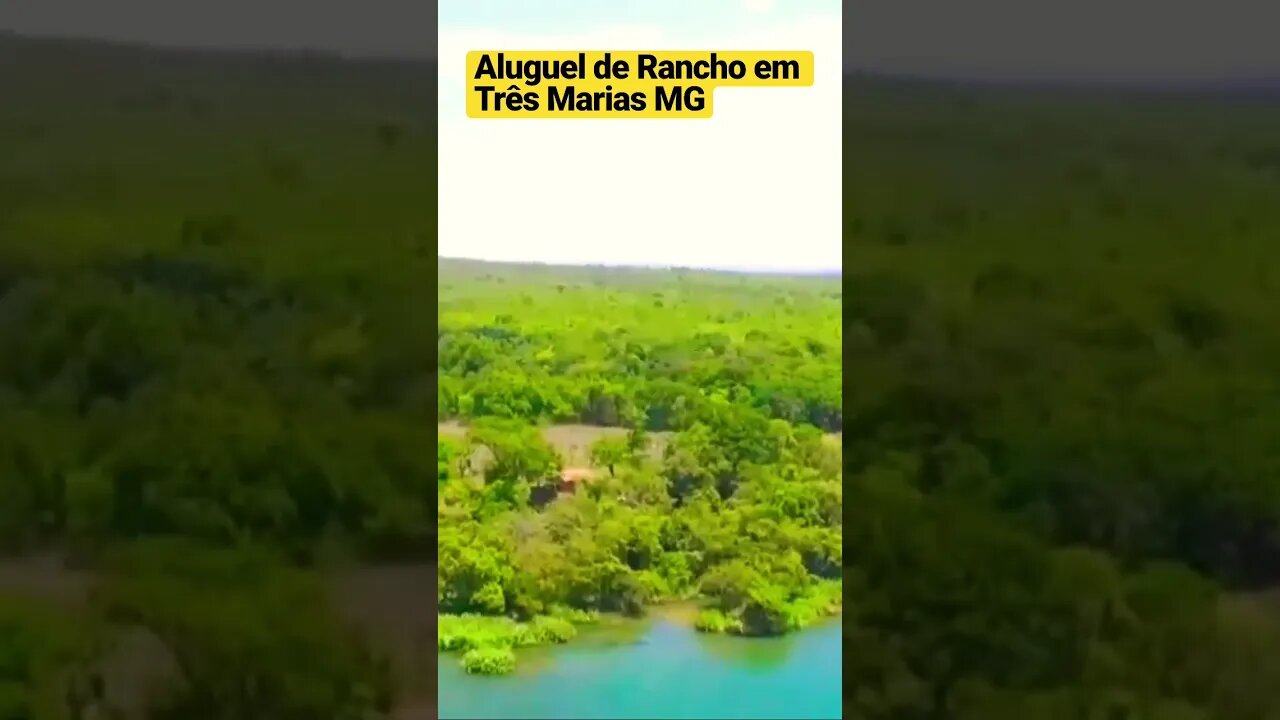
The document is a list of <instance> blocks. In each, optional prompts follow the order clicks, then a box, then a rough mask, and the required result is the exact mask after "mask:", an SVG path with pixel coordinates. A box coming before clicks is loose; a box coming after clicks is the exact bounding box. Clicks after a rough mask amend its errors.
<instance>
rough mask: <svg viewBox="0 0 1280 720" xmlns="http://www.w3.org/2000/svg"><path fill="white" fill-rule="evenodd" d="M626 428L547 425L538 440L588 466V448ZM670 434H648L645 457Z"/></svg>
mask: <svg viewBox="0 0 1280 720" xmlns="http://www.w3.org/2000/svg"><path fill="white" fill-rule="evenodd" d="M436 430H437V432H438V433H439V434H440V435H443V436H445V437H449V438H454V439H458V440H461V439H463V438H465V437H466V436H467V428H466V426H465V425H463V424H461V423H458V422H454V421H450V422H445V423H439V424H438V425H437V426H436ZM626 435H627V429H626V428H619V427H600V426H598V425H548V426H547V427H544V428H543V429H542V437H543V438H544V439H546V441H547V442H548V443H550V445H551V447H553V448H555V449H556V452H558V453H560V456H561V457H562V458H564V462H565V464H566V465H574V466H580V467H588V466H590V464H591V446H592V444H594V443H595V442H596V441H597V440H599V439H600V438H606V437H612V438H623V437H626ZM670 439H671V433H669V432H660V433H650V434H649V455H650V457H652V458H654V459H655V460H656V459H658V458H661V457H662V453H663V451H664V450H666V447H667V443H668V442H669V441H670ZM483 460H484V454H483V453H481V452H478V453H477V455H476V456H475V457H473V458H472V461H473V462H474V463H482V462H483Z"/></svg>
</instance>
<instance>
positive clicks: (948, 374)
mask: <svg viewBox="0 0 1280 720" xmlns="http://www.w3.org/2000/svg"><path fill="white" fill-rule="evenodd" d="M846 98H847V99H846V107H845V116H844V123H845V146H844V147H845V152H846V163H845V188H846V203H845V208H844V224H845V264H846V266H847V267H849V268H851V269H852V271H851V272H850V274H848V275H847V276H846V277H845V297H844V314H845V331H846V334H845V348H844V372H845V376H844V377H845V385H846V398H847V402H846V414H845V418H844V421H845V428H844V431H845V439H846V442H845V463H846V468H845V473H846V482H847V483H848V490H849V492H850V495H851V497H850V498H849V503H848V504H847V506H846V508H847V510H846V523H845V527H844V532H845V537H844V541H845V548H846V553H845V556H844V562H845V568H846V572H847V573H848V574H849V575H848V577H847V578H846V581H847V585H846V588H847V595H848V600H847V601H846V605H845V613H844V627H845V632H846V644H845V649H844V671H845V717H852V718H859V719H864V720H876V719H885V720H889V719H894V720H898V719H907V720H910V719H912V718H919V719H921V720H923V719H924V718H956V719H959V718H966V719H967V718H974V719H977V718H982V719H983V720H993V719H995V718H1030V717H1035V718H1102V717H1107V718H1135V719H1136V718H1142V719H1144V720H1145V719H1164V718H1203V719H1205V720H1208V719H1210V718H1212V719H1215V720H1216V719H1219V718H1221V719H1224V720H1225V719H1227V718H1258V719H1264V718H1265V719H1267V720H1271V719H1273V718H1276V717H1280V715H1277V713H1280V703H1277V702H1276V694H1275V692H1274V690H1272V689H1269V688H1274V687H1275V683H1276V682H1277V680H1278V679H1280V675H1278V674H1277V673H1278V672H1280V644H1277V642H1276V641H1277V638H1278V637H1280V635H1278V634H1277V633H1280V617H1278V615H1277V611H1276V608H1275V607H1274V605H1271V606H1269V605H1267V604H1266V603H1265V602H1264V601H1263V600H1260V599H1259V597H1260V596H1259V595H1257V594H1256V591H1258V590H1261V589H1264V588H1267V587H1269V586H1274V585H1275V584H1277V583H1280V464H1277V461H1278V460H1280V455H1277V454H1276V445H1275V439H1276V438H1277V437H1280V394H1278V393H1280V382H1278V380H1280V374H1278V373H1277V368H1280V322H1277V321H1278V320H1280V315H1278V314H1277V308H1280V305H1277V304H1276V303H1275V302H1274V295H1275V287H1274V284H1275V282H1276V277H1277V274H1276V273H1277V271H1278V270H1280V252H1277V248H1276V246H1275V239H1276V237H1277V232H1280V204H1278V203H1276V198H1277V197H1280V175H1278V174H1277V173H1276V165H1275V163H1274V162H1271V161H1270V160H1268V158H1271V157H1273V156H1274V150H1275V148H1276V147H1277V143H1280V130H1278V129H1280V106H1278V105H1276V104H1275V103H1274V102H1271V101H1258V100H1257V99H1256V98H1241V97H1234V98H1232V97H1218V96H1214V95H1212V94H1209V95H1201V96H1197V95H1189V96H1179V95H1177V94H1170V95H1162V94H1158V93H1150V94H1147V95H1142V96H1139V97H1134V98H1127V97H1124V96H1122V95H1121V94H1119V93H1105V92H1101V91H1096V92H1095V91H1089V90H1079V89H1078V90H1066V89H1062V88H1058V89H1024V90H1014V89H1008V88H1004V89H997V88H988V89H979V88H957V87H948V86H943V85H940V84H939V85H930V84H927V83H920V84H911V83H902V82H893V83H890V82H882V81H871V80H858V81H856V82H855V84H854V85H852V86H851V87H850V89H849V90H847V91H846Z"/></svg>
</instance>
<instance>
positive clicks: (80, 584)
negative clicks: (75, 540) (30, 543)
mask: <svg viewBox="0 0 1280 720" xmlns="http://www.w3.org/2000/svg"><path fill="white" fill-rule="evenodd" d="M93 584H94V579H93V574H92V573H89V572H87V571H80V570H73V569H70V568H68V567H67V563H66V560H65V558H64V557H63V555H62V554H61V553H57V552H47V553H40V554H36V555H27V556H24V557H18V558H0V595H9V596H12V597H21V598H27V599H31V600H38V601H40V602H48V603H53V604H56V605H58V606H61V607H63V608H67V609H72V610H74V609H80V608H83V607H84V606H85V605H86V604H87V603H88V599H89V593H90V591H91V590H92V589H93Z"/></svg>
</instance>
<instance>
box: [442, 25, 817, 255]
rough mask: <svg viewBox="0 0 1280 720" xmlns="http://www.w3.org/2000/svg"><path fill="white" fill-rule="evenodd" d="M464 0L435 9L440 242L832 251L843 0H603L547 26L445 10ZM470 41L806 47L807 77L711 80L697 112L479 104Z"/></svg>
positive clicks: (520, 248)
mask: <svg viewBox="0 0 1280 720" xmlns="http://www.w3.org/2000/svg"><path fill="white" fill-rule="evenodd" d="M469 1H470V0H443V2H442V7H441V13H440V17H441V25H440V30H439V43H440V45H439V50H440V55H439V67H440V73H441V78H440V136H439V144H440V157H439V173H440V175H439V177H440V191H439V193H440V205H439V208H440V209H439V213H440V222H439V227H440V254H441V255H444V256H449V257H470V258H478V259H486V260H523V261H537V262H550V263H572V264H579V263H605V264H627V265H631V264H637V265H682V266H693V267H718V268H738V269H772V270H835V269H839V268H840V267H841V262H840V256H841V242H840V205H841V192H840V190H841V172H840V163H841V152H840V132H841V130H840V115H841V103H840V86H841V69H840V68H841V57H840V47H841V36H840V27H841V25H840V5H839V3H838V2H834V1H833V2H827V3H819V4H818V5H819V7H816V8H806V12H804V13H800V14H797V13H794V12H792V13H790V14H787V15H781V14H779V13H780V11H779V9H778V7H777V4H775V3H774V2H773V0H741V1H740V2H735V3H726V4H720V5H718V6H717V8H718V9H717V12H719V13H722V14H723V17H718V18H711V19H712V20H713V22H701V23H692V24H689V23H681V22H679V19H677V18H675V17H674V15H673V17H672V18H671V19H668V20H665V21H664V20H663V19H657V20H655V18H654V17H653V15H652V13H650V14H649V15H648V16H647V17H645V18H644V21H643V22H627V18H626V15H625V9H626V8H627V7H628V6H629V3H628V2H626V1H625V0H610V1H611V2H613V3H615V4H616V5H617V6H618V8H619V10H620V12H619V13H618V16H619V17H618V21H616V22H608V21H607V20H608V19H607V18H605V19H596V20H595V21H594V24H592V25H590V26H585V27H583V26H581V23H578V25H579V26H577V27H575V26H574V21H573V20H572V19H571V18H569V17H566V19H565V24H564V26H563V27H565V28H566V29H565V30H557V29H555V28H553V27H551V28H549V27H547V26H548V25H549V24H550V23H548V22H547V21H548V18H547V17H546V16H545V15H543V16H541V17H540V18H539V19H538V20H539V22H538V24H537V25H536V26H533V29H525V28H527V27H530V25H531V24H530V23H523V22H520V21H519V20H515V21H514V22H512V20H511V19H508V20H506V21H502V20H496V21H495V20H492V19H487V18H484V19H479V20H477V19H473V18H467V19H461V20H458V21H450V20H449V18H450V13H449V12H448V10H449V9H450V8H449V6H452V5H459V4H465V3H468V2H469ZM605 4H606V3H605V2H601V3H599V4H598V5H597V6H596V9H597V10H598V9H599V7H600V6H601V5H605ZM709 6H710V4H708V7H709ZM526 7H527V6H526ZM566 7H569V8H572V6H571V5H570V6H566ZM652 7H653V6H650V9H652ZM456 10H458V11H459V13H461V12H462V11H463V10H464V8H462V7H458V8H456ZM570 11H571V10H567V11H566V12H570ZM596 14H597V15H599V13H598V12H597V13H596ZM496 17H502V15H501V14H497V15H496ZM508 17H510V16H508ZM499 22H505V23H506V24H505V25H499V24H498V23H499ZM691 26H692V28H693V29H689V28H690V27H691ZM682 28H684V29H682ZM478 49H494V50H502V49H511V50H540V49H546V50H588V49H592V50H609V49H617V50H644V49H652V50H664V49H684V50H725V51H728V50H756V49H774V50H812V51H813V52H814V61H815V77H814V85H813V87H806V88H796V87H790V88H788V87H776V88H775V87H759V88H720V89H717V90H716V91H715V114H714V115H713V117H711V118H710V119H705V120H558V119H539V120H473V119H470V118H467V117H466V113H465V110H464V98H465V88H466V84H465V73H466V71H465V59H466V53H467V51H469V50H478Z"/></svg>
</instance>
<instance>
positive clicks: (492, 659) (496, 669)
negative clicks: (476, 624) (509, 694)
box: [462, 647, 516, 675]
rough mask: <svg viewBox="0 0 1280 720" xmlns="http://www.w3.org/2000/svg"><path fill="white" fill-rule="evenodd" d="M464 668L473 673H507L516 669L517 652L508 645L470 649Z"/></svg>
mask: <svg viewBox="0 0 1280 720" xmlns="http://www.w3.org/2000/svg"><path fill="white" fill-rule="evenodd" d="M462 668H463V669H464V670H466V671H467V672H469V673H471V674H473V675H505V674H507V673H509V672H511V671H513V670H515V669H516V654H515V653H514V652H512V651H511V648H506V647H485V648H476V649H474V650H468V651H467V652H466V654H465V655H463V656H462Z"/></svg>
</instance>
